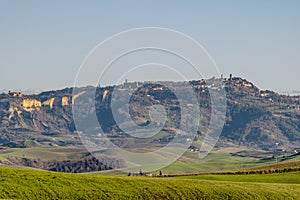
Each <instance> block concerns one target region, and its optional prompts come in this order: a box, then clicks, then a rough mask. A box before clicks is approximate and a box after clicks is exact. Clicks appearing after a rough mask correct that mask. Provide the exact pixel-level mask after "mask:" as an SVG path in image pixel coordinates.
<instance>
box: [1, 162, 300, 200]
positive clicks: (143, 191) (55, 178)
mask: <svg viewBox="0 0 300 200" xmlns="http://www.w3.org/2000/svg"><path fill="white" fill-rule="evenodd" d="M0 179H1V181H0V199H299V198H300V172H290V173H281V174H268V175H267V174H266V175H201V176H189V177H184V176H183V177H174V178H150V177H111V176H103V175H99V174H65V173H53V172H45V171H39V170H29V169H14V168H6V167H0Z"/></svg>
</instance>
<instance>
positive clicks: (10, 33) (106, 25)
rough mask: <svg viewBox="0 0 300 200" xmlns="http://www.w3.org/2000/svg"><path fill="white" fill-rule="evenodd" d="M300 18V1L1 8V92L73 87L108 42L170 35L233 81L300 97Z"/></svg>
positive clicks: (7, 3) (9, 3)
mask: <svg viewBox="0 0 300 200" xmlns="http://www.w3.org/2000/svg"><path fill="white" fill-rule="evenodd" d="M299 10H300V1H297V0H294V1H293V0H287V1H279V0H278V1H277V0H265V1H260V0H251V1H250V0H248V1H246V0H243V1H240V0H226V1H222V0H219V1H217V0H211V1H197V0H194V1H179V0H178V1H176V0H165V1H159V0H157V1H154V0H153V1H145V0H137V1H130V0H129V1H92V0H90V1H83V0H82V1H79V0H77V1H59V0H54V1H38V0H36V1H33V0H27V1H22V0H19V1H16V0H0V36H1V37H0V90H3V89H7V90H8V89H10V90H26V89H43V90H51V89H60V88H65V87H71V86H73V84H74V81H75V78H76V74H77V71H78V69H79V67H80V66H81V64H82V63H83V61H84V59H85V58H86V57H87V56H88V55H89V52H91V50H92V49H93V48H94V47H95V46H96V45H98V44H99V43H100V42H102V41H104V40H105V39H107V38H108V37H110V36H112V35H114V34H117V33H119V32H122V31H126V30H129V29H132V28H141V27H162V28H168V29H173V30H176V31H179V32H182V33H184V34H186V35H188V36H190V37H192V38H193V39H195V40H196V41H197V42H198V43H200V44H201V45H202V46H203V47H204V48H205V49H206V50H207V52H208V53H209V54H210V56H211V57H212V59H213V60H214V62H215V63H216V64H217V66H218V68H219V70H220V73H222V74H224V75H225V76H229V74H230V73H232V74H233V75H234V76H239V77H243V78H246V79H248V80H249V81H251V82H253V83H254V84H255V85H257V86H258V87H259V88H261V89H270V90H274V91H277V92H283V91H294V90H296V91H300V79H299V78H298V76H299V75H300V12H299ZM87 79H88V77H87ZM87 81H88V80H87Z"/></svg>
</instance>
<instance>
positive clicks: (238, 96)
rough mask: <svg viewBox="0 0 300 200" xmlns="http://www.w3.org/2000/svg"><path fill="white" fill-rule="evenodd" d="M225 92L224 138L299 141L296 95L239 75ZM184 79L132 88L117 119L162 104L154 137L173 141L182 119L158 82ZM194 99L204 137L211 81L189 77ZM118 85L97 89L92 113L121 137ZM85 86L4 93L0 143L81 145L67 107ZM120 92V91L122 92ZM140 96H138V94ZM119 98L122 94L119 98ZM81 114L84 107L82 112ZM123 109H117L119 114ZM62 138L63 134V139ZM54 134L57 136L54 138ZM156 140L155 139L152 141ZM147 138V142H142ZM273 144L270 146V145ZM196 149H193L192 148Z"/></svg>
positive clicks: (263, 143)
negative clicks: (163, 117)
mask: <svg viewBox="0 0 300 200" xmlns="http://www.w3.org/2000/svg"><path fill="white" fill-rule="evenodd" d="M222 81H223V83H224V87H225V90H226V92H227V94H226V95H227V114H226V124H225V126H224V129H223V131H222V134H221V139H222V140H224V141H229V142H233V143H235V144H238V145H246V146H249V147H251V148H256V149H266V150H272V149H274V148H281V149H290V150H292V149H293V148H296V147H299V146H300V145H299V144H300V123H299V121H300V120H299V119H300V97H290V96H284V95H280V94H277V93H275V92H272V91H261V90H259V89H258V88H257V87H256V86H255V85H254V84H253V83H250V82H248V81H247V80H244V79H242V78H236V77H233V78H232V79H222ZM170 84H172V85H176V86H177V87H182V91H184V88H185V84H184V83H177V82H174V83H170V82H165V83H164V84H154V83H153V84H147V85H145V86H143V88H142V89H139V90H137V91H136V92H135V93H134V95H133V98H132V104H131V107H130V109H131V110H130V114H131V116H127V115H124V119H122V120H123V122H122V123H126V120H127V119H128V117H132V118H134V119H135V120H136V123H137V124H139V125H141V126H143V125H146V124H147V123H148V122H149V120H150V118H149V114H148V113H147V112H148V111H147V107H149V106H150V105H153V104H161V105H163V106H165V107H166V108H167V110H168V113H167V115H168V118H167V122H166V124H165V126H164V130H165V131H167V132H168V133H170V134H169V135H166V136H164V137H163V138H160V139H159V142H161V143H166V142H168V141H169V140H170V139H172V131H171V130H174V129H176V128H177V127H178V123H179V121H180V119H181V118H182V117H185V116H180V114H179V113H180V106H179V103H178V101H177V100H176V96H174V94H173V93H172V92H171V91H170V90H169V89H168V88H167V87H161V85H170ZM190 84H191V85H192V86H193V88H194V91H195V93H196V94H197V98H198V101H199V105H200V106H199V107H200V111H201V113H202V116H201V119H202V120H201V122H200V127H199V130H198V136H199V139H200V140H201V137H203V136H204V135H205V132H206V131H207V128H208V125H209V119H210V109H211V107H210V106H211V105H210V94H209V90H208V89H209V88H213V87H214V85H213V84H210V83H209V80H208V81H204V80H200V81H191V82H190ZM137 85H138V83H128V84H127V85H122V86H121V87H122V92H123V93H126V92H128V91H131V90H134V89H135V88H137ZM114 89H118V87H105V88H96V95H95V99H96V108H97V111H96V113H97V117H98V120H99V122H100V124H101V128H102V129H103V131H104V133H105V134H108V135H111V136H113V137H115V136H122V137H124V133H122V130H120V128H119V127H118V125H117V124H116V122H115V120H114V119H113V116H112V111H111V108H110V102H111V100H112V99H111V95H112V92H113V90H114ZM85 90H86V88H79V89H77V90H76V91H78V93H77V94H75V95H74V97H72V91H73V89H72V88H67V89H63V90H58V91H48V92H43V93H40V94H38V95H23V94H21V93H15V92H9V93H7V94H5V93H3V94H1V95H0V145H2V146H4V147H30V144H28V143H26V142H25V141H27V140H35V141H37V143H41V144H45V143H47V144H48V145H54V146H66V145H76V144H80V141H79V139H78V136H77V134H76V127H75V125H74V121H73V116H72V105H73V103H74V101H75V100H76V98H80V95H82V94H83V93H84V92H85ZM123 93H120V94H121V95H122V94H123ZM141 97H142V98H141ZM120 99H122V96H120ZM81 112H82V115H88V114H89V111H87V110H82V111H81ZM121 112H123V111H122V110H121V111H120V113H121ZM65 136H66V137H65ZM53 137H62V138H61V139H60V140H53V139H52V138H53ZM115 141H116V143H117V144H118V145H126V143H124V141H123V140H115ZM157 141H158V140H156V141H155V142H157ZM147 142H149V141H147ZM276 143H277V146H276V147H275V144H276ZM195 148H196V147H195Z"/></svg>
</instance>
